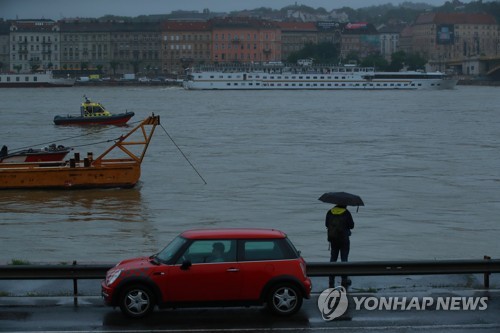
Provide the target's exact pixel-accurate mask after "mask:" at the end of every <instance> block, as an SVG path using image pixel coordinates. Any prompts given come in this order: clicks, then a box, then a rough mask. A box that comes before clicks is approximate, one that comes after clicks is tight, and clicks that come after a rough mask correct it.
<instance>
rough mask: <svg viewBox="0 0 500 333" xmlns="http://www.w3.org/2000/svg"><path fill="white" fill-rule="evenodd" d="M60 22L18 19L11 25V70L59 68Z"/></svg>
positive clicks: (24, 70) (27, 70) (28, 70)
mask: <svg viewBox="0 0 500 333" xmlns="http://www.w3.org/2000/svg"><path fill="white" fill-rule="evenodd" d="M59 29H60V28H59V24H58V23H56V22H54V21H52V20H17V21H12V23H11V25H10V28H9V30H10V36H9V40H10V46H9V47H10V64H9V66H10V71H19V72H30V71H34V70H44V69H59V68H60V58H59V37H60V34H59Z"/></svg>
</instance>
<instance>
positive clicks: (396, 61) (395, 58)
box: [387, 51, 406, 72]
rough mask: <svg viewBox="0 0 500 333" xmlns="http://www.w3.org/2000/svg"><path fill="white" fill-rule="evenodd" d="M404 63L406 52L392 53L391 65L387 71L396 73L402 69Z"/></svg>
mask: <svg viewBox="0 0 500 333" xmlns="http://www.w3.org/2000/svg"><path fill="white" fill-rule="evenodd" d="M405 62H406V52H404V51H398V52H394V53H393V54H391V63H390V65H389V67H388V68H387V69H388V70H389V71H391V72H398V71H400V70H401V69H402V68H403V67H404V65H405Z"/></svg>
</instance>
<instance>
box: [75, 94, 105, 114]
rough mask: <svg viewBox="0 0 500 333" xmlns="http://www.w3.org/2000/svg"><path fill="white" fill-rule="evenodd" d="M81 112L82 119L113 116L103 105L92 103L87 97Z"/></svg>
mask: <svg viewBox="0 0 500 333" xmlns="http://www.w3.org/2000/svg"><path fill="white" fill-rule="evenodd" d="M80 112H81V115H82V117H97V116H99V117H102V116H111V112H109V111H108V110H106V108H105V107H104V105H102V104H101V103H97V102H92V101H91V100H90V99H88V98H87V97H85V102H83V103H82V106H81V108H80Z"/></svg>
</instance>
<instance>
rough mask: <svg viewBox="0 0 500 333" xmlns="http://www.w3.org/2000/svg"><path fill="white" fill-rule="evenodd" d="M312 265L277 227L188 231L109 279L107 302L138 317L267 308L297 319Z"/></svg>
mask: <svg viewBox="0 0 500 333" xmlns="http://www.w3.org/2000/svg"><path fill="white" fill-rule="evenodd" d="M311 287H312V286H311V280H310V279H309V278H308V277H307V275H306V263H305V261H304V259H303V258H302V257H301V256H300V254H299V252H297V250H296V249H295V247H294V246H293V245H292V243H291V242H290V241H289V239H288V238H287V237H286V235H285V234H284V233H283V232H281V231H279V230H271V229H212V230H190V231H186V232H183V233H182V234H180V235H179V236H177V237H176V238H174V239H173V240H172V242H170V244H169V245H168V246H167V247H165V248H164V249H163V250H162V251H160V252H158V253H157V254H154V255H152V256H150V257H143V258H135V259H129V260H124V261H122V262H120V263H118V264H117V265H116V266H115V267H113V268H112V269H110V270H109V271H108V272H107V274H106V280H105V281H103V282H102V295H103V297H104V300H105V302H106V304H107V305H110V306H114V307H116V306H119V307H120V309H121V310H122V312H123V313H124V314H125V315H127V316H129V317H134V318H139V317H144V316H145V315H147V314H149V313H150V312H151V311H153V309H154V307H155V306H156V305H158V307H160V308H168V307H182V306H197V307H198V306H248V305H262V304H267V306H268V307H269V309H270V310H271V311H272V312H273V313H275V314H277V315H281V316H287V315H292V314H294V313H296V312H297V311H298V310H299V309H300V307H301V306H302V300H303V298H309V296H310V292H311Z"/></svg>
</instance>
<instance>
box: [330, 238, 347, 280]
mask: <svg viewBox="0 0 500 333" xmlns="http://www.w3.org/2000/svg"><path fill="white" fill-rule="evenodd" d="M350 243H351V242H350V241H349V238H348V239H347V240H345V241H344V242H341V243H335V242H331V243H330V246H331V248H330V262H337V260H338V259H339V254H340V261H342V262H346V261H347V259H348V257H349V249H350V247H351V244H350ZM344 281H347V275H342V282H344ZM328 286H329V287H330V288H334V287H335V275H330V276H329V281H328Z"/></svg>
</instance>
